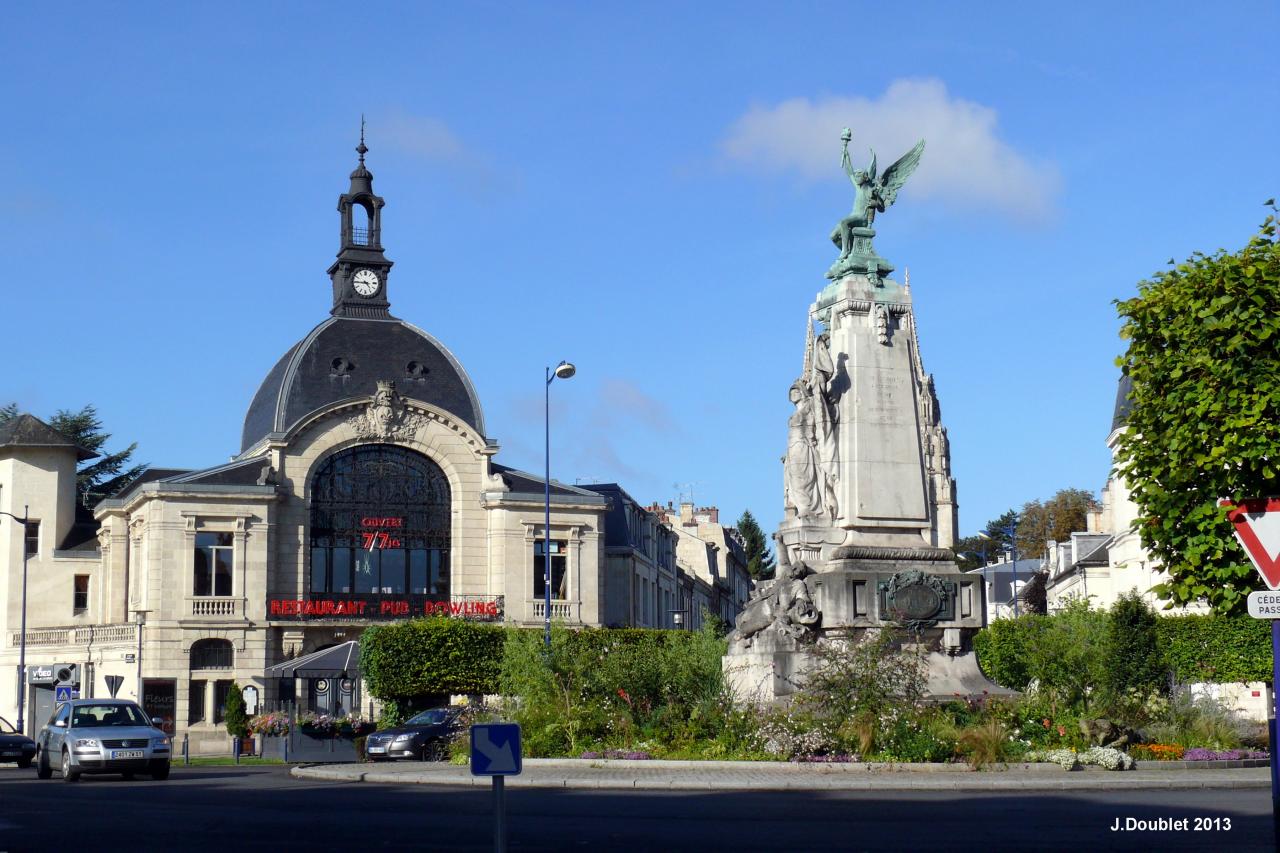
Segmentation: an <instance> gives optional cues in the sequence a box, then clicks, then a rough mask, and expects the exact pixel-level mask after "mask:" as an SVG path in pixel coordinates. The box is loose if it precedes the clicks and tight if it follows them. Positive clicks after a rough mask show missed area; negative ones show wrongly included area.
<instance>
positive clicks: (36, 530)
mask: <svg viewBox="0 0 1280 853" xmlns="http://www.w3.org/2000/svg"><path fill="white" fill-rule="evenodd" d="M26 528H27V529H26V531H25V536H24V541H25V545H26V555H27V556H28V557H34V556H36V555H37V554H39V553H40V522H39V521H28V522H27V525H26Z"/></svg>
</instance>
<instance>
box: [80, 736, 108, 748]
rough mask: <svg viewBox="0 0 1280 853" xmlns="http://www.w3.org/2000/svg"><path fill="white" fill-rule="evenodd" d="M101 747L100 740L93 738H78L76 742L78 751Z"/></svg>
mask: <svg viewBox="0 0 1280 853" xmlns="http://www.w3.org/2000/svg"><path fill="white" fill-rule="evenodd" d="M101 746H102V744H100V743H98V739H97V738H93V737H81V738H76V742H75V748H76V749H99V748H100V747H101Z"/></svg>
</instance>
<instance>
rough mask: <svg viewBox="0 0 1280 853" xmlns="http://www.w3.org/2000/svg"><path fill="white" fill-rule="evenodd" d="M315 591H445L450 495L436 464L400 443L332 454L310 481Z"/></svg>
mask: <svg viewBox="0 0 1280 853" xmlns="http://www.w3.org/2000/svg"><path fill="white" fill-rule="evenodd" d="M310 499H311V551H310V555H311V566H310V571H309V579H310V589H309V591H310V592H311V593H312V594H344V593H345V594H351V593H357V594H361V595H404V594H405V593H406V592H409V593H412V594H414V595H430V596H433V597H436V598H447V597H448V596H449V546H450V528H451V524H452V503H451V501H452V498H451V492H450V489H449V480H448V478H447V477H446V476H445V473H444V471H443V470H442V469H441V468H440V466H439V465H437V464H436V463H434V462H432V461H431V460H430V459H428V458H427V457H425V456H423V455H422V454H420V453H416V452H414V451H412V450H408V449H406V448H403V447H394V446H391V445H383V444H366V445H361V446H359V447H353V448H351V449H349V450H344V451H341V452H339V453H335V454H334V455H333V456H331V457H329V459H328V460H326V461H325V463H324V464H323V465H322V466H321V467H320V469H319V470H318V471H317V472H316V474H315V476H314V477H313V478H312V480H311V495H310Z"/></svg>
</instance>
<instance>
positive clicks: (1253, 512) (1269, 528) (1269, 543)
mask: <svg viewBox="0 0 1280 853" xmlns="http://www.w3.org/2000/svg"><path fill="white" fill-rule="evenodd" d="M1220 505H1221V506H1224V507H1226V508H1227V519H1228V520H1229V521H1230V522H1231V523H1232V524H1233V525H1235V529H1236V539H1238V540H1240V545H1241V546H1242V547H1243V548H1244V550H1245V553H1247V554H1248V555H1249V559H1250V560H1252V561H1253V567H1254V568H1255V569H1257V570H1258V574H1260V575H1262V579H1263V580H1264V581H1266V584H1267V586H1268V587H1269V588H1271V589H1276V590H1280V498H1250V499H1248V500H1243V501H1240V502H1239V503H1236V502H1235V501H1226V500H1224V501H1222V502H1221V504H1220Z"/></svg>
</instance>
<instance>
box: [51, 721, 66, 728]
mask: <svg viewBox="0 0 1280 853" xmlns="http://www.w3.org/2000/svg"><path fill="white" fill-rule="evenodd" d="M53 724H54V725H55V726H57V727H58V728H60V729H65V728H66V727H67V721H66V720H54V721H53Z"/></svg>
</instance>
